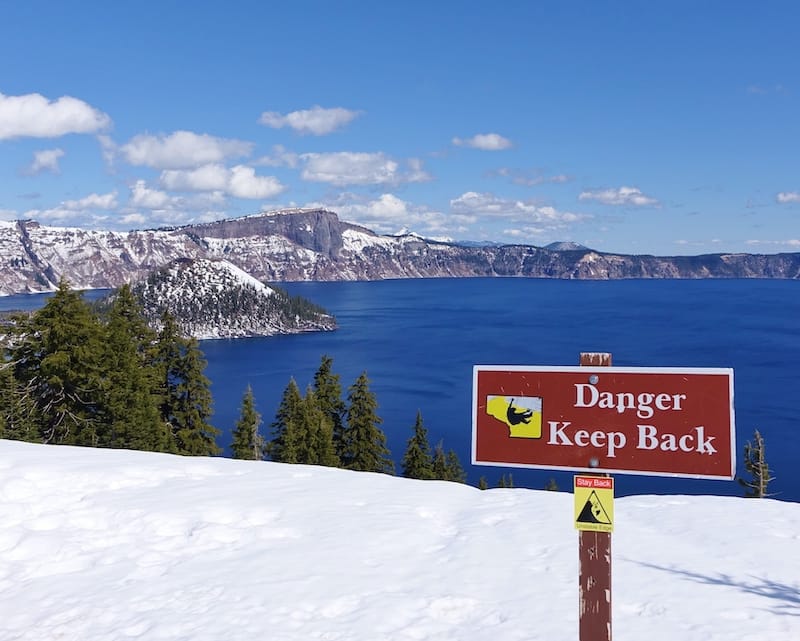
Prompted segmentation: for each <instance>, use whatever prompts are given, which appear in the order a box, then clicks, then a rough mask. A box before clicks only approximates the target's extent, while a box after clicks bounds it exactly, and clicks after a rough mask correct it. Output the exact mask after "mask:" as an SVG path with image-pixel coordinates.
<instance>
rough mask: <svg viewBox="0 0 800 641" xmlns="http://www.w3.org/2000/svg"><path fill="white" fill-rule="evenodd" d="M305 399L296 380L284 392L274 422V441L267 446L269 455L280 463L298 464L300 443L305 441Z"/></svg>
mask: <svg viewBox="0 0 800 641" xmlns="http://www.w3.org/2000/svg"><path fill="white" fill-rule="evenodd" d="M302 404H303V398H302V396H301V395H300V389H299V388H298V387H297V383H296V382H295V380H294V378H291V379H290V380H289V384H288V385H287V386H286V389H285V390H284V391H283V397H282V398H281V403H280V405H279V406H278V411H277V412H276V414H275V420H274V421H273V422H272V426H271V427H272V439H271V440H270V442H269V443H268V444H267V453H268V454H269V457H270V458H271V459H272V460H273V461H277V462H278V463H298V462H299V452H300V442H301V441H302V440H304V436H303V434H302V430H303V425H302V423H303V408H302Z"/></svg>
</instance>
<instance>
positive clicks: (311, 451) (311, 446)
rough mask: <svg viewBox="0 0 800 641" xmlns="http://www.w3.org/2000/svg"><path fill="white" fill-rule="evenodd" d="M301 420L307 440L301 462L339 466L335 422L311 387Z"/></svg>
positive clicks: (307, 391)
mask: <svg viewBox="0 0 800 641" xmlns="http://www.w3.org/2000/svg"><path fill="white" fill-rule="evenodd" d="M301 420H302V422H303V433H304V435H305V437H306V441H305V442H304V443H303V444H302V452H301V454H300V456H299V457H298V458H299V462H300V463H308V464H311V465H327V466H329V467H337V466H338V465H339V457H338V456H337V455H336V450H335V448H334V444H333V423H332V422H331V419H330V417H329V416H328V415H326V413H325V412H324V411H323V410H322V408H321V407H320V405H319V399H318V398H317V396H316V394H315V393H314V390H312V389H310V388H309V389H307V390H306V395H305V398H304V399H303V402H302V419H301Z"/></svg>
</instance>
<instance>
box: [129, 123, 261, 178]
mask: <svg viewBox="0 0 800 641" xmlns="http://www.w3.org/2000/svg"><path fill="white" fill-rule="evenodd" d="M252 149H253V143H250V142H245V141H243V140H234V139H231V138H217V137H215V136H209V135H208V134H196V133H194V132H191V131H176V132H173V133H171V134H169V135H160V136H152V135H150V134H140V135H138V136H135V137H133V138H132V139H131V140H130V141H129V142H127V143H126V144H124V145H122V147H120V148H119V151H120V152H121V154H122V155H123V157H124V158H125V160H127V161H128V162H129V163H130V164H132V165H144V166H147V167H153V168H155V169H191V168H194V167H200V166H202V165H208V164H212V163H218V162H222V161H224V160H225V159H226V158H238V157H241V156H248V155H249V154H250V152H251V151H252Z"/></svg>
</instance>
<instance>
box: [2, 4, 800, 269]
mask: <svg viewBox="0 0 800 641" xmlns="http://www.w3.org/2000/svg"><path fill="white" fill-rule="evenodd" d="M799 19H800V6H798V5H796V3H792V2H767V3H754V2H732V1H731V2H679V1H671V2H664V3H652V2H634V1H631V2H533V1H531V2H502V1H501V2H498V1H495V2H470V1H469V0H462V1H460V2H445V1H441V2H430V1H429V2H416V1H406V2H402V3H378V2H374V1H370V2H333V1H331V2H303V1H297V2H292V3H268V2H245V1H239V0H230V1H228V2H224V3H223V2H214V3H211V2H202V1H199V0H196V1H194V2H175V1H172V2H170V1H167V0H164V1H161V2H151V1H149V0H143V1H139V2H136V3H132V2H119V3H108V2H94V1H83V2H79V3H62V2H55V1H53V2H40V1H37V0H27V1H26V2H24V3H23V2H5V3H2V5H0V61H1V62H0V218H2V219H6V220H15V219H19V218H32V219H35V220H38V221H39V222H41V223H42V224H47V225H56V226H77V227H83V228H87V229H116V230H127V229H134V228H138V229H141V228H151V227H158V226H162V225H175V224H185V223H191V222H199V221H206V220H216V219H219V218H226V217H236V216H242V215H247V214H252V213H256V212H259V211H267V210H272V209H278V208H284V207H307V206H324V207H326V208H328V209H331V210H333V211H336V212H337V213H338V214H339V215H340V217H341V218H343V219H344V220H348V221H353V222H358V223H361V224H363V225H365V226H367V227H369V228H371V229H374V230H375V231H378V232H381V233H393V232H397V231H399V230H401V229H403V228H406V229H410V230H412V231H415V232H418V233H420V234H423V235H426V236H430V237H436V238H450V239H458V240H492V241H497V242H514V243H526V244H533V245H545V244H547V243H549V242H552V241H556V240H572V241H576V242H580V243H583V244H585V245H588V246H591V247H594V248H596V249H599V250H603V251H613V252H625V253H654V254H663V255H670V254H700V253H707V252H742V251H745V252H758V253H761V252H763V253H775V252H781V251H800V155H799V154H798V147H799V145H798V143H799V142H800V119H799V118H798V114H800V99H799V98H800V74H798V71H800V44H798V43H800V39H799V38H798V37H797V25H798V20H799Z"/></svg>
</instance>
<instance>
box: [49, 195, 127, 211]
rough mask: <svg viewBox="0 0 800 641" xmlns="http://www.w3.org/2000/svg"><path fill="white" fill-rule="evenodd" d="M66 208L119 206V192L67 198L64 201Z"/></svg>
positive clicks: (80, 208) (111, 207)
mask: <svg viewBox="0 0 800 641" xmlns="http://www.w3.org/2000/svg"><path fill="white" fill-rule="evenodd" d="M62 205H63V206H64V207H65V208H66V209H73V210H78V211H80V210H84V209H115V208H116V207H117V192H116V191H112V192H110V193H108V194H89V195H88V196H85V197H84V198H81V199H79V200H66V201H64V202H63V203H62Z"/></svg>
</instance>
